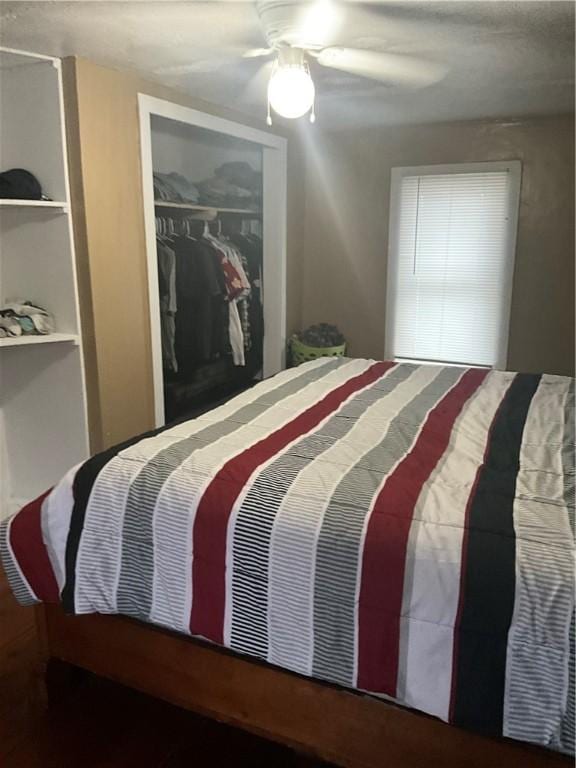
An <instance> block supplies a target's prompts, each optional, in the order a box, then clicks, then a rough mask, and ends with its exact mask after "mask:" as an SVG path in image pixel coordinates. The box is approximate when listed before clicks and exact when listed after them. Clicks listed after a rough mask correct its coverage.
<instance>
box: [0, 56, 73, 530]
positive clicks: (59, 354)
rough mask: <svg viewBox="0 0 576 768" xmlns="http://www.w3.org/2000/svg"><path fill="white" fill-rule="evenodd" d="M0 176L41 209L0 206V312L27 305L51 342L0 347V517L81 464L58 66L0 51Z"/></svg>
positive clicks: (16, 203)
mask: <svg viewBox="0 0 576 768" xmlns="http://www.w3.org/2000/svg"><path fill="white" fill-rule="evenodd" d="M0 114H1V120H2V128H1V131H0V170H8V169H10V168H25V169H26V170H28V171H30V172H31V173H33V174H34V175H35V176H36V177H37V178H38V180H39V181H40V183H41V185H42V189H43V191H44V193H45V194H46V195H47V196H49V197H50V198H51V200H49V201H45V200H0V305H2V306H3V305H4V304H5V303H6V302H7V301H9V300H13V299H27V300H31V301H33V302H37V303H38V304H39V305H40V306H42V307H45V308H46V309H47V310H49V311H50V312H51V313H52V314H53V315H54V317H55V320H56V332H55V333H52V334H49V335H43V336H21V337H10V338H1V339H0V517H4V516H6V515H7V514H10V513H11V512H13V511H15V510H16V509H17V508H18V507H19V506H20V505H21V504H22V503H25V502H26V501H29V500H30V499H33V498H34V497H35V496H37V495H38V494H40V493H42V492H43V491H44V490H46V489H48V488H49V487H50V486H51V485H53V484H54V483H55V482H57V481H58V480H59V479H60V477H61V476H62V475H63V474H64V473H65V472H66V471H67V470H68V469H69V468H70V467H71V466H73V465H74V464H76V463H78V462H79V461H81V460H82V459H84V458H86V456H87V455H88V427H87V418H86V389H85V382H84V368H83V357H82V343H81V329H80V317H79V307H78V292H77V281H76V268H75V260H74V246H73V239H72V222H71V216H70V202H69V183H68V168H67V161H66V139H65V126H64V110H63V98H62V75H61V69H60V60H59V59H54V58H51V57H47V56H40V55H36V54H32V53H27V52H22V51H13V50H8V49H5V48H0Z"/></svg>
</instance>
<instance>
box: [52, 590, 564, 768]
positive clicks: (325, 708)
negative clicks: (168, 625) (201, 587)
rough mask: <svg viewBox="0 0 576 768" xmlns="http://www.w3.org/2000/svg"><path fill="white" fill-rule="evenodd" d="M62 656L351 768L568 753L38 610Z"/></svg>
mask: <svg viewBox="0 0 576 768" xmlns="http://www.w3.org/2000/svg"><path fill="white" fill-rule="evenodd" d="M38 618H39V624H40V625H41V645H42V658H43V661H44V662H47V661H48V660H49V659H59V660H60V661H64V662H67V663H68V664H72V665H74V666H77V667H80V668H83V669H86V670H89V671H90V672H93V673H96V674H97V675H101V676H103V677H106V678H109V679H111V680H115V681H117V682H120V683H123V684H125V685H127V686H130V687H132V688H135V689H137V690H140V691H143V692H144V693H148V694H151V695H153V696H156V697H158V698H162V699H165V700H166V701H169V702H171V703H173V704H177V705H180V706H182V707H185V708H186V709H190V710H193V711H195V712H198V713H201V714H204V715H208V716H210V717H213V718H215V719H217V720H221V721H223V722H226V723H230V724H232V725H235V726H238V727H240V728H244V729H247V730H250V731H252V732H254V733H256V734H259V735H261V736H264V737H267V738H270V739H273V740H276V741H279V742H282V743H284V744H287V745H289V746H292V747H294V748H296V749H299V750H301V751H304V752H308V753H310V754H313V755H314V756H316V757H319V758H321V759H324V760H328V761H330V762H333V763H336V764H337V765H341V766H348V767H349V768H383V766H387V768H423V766H426V768H434V767H437V768H463V767H464V766H466V768H507V767H508V766H510V768H516V766H518V768H545V767H546V766H548V768H549V767H550V766H552V765H564V766H566V765H567V764H568V763H569V762H571V761H570V759H569V758H566V757H563V756H561V755H558V754H556V753H553V752H549V751H548V750H544V749H540V748H537V747H530V746H528V745H523V744H520V743H518V742H513V741H510V740H507V739H490V738H485V737H483V736H480V735H478V734H474V733H470V732H468V731H465V730H462V729H460V728H456V727H454V726H450V725H446V724H445V723H442V722H440V721H439V720H436V719H435V718H432V717H428V716H426V715H422V714H419V713H416V712H413V711H410V710H407V709H403V708H401V707H398V706H395V705H393V704H389V703H387V702H384V701H381V700H378V699H376V698H374V697H371V696H366V695H362V694H359V693H354V692H350V691H347V690H344V689H341V688H338V687H336V686H332V685H327V684H324V683H320V682H316V681H314V680H310V679H308V678H305V677H301V676H299V675H296V674H292V673H290V672H285V671H283V670H280V669H278V668H276V667H272V666H270V665H267V664H264V663H258V662H255V661H251V660H247V659H245V658H242V657H239V656H237V655H235V654H233V653H231V652H228V651H226V650H222V649H219V648H216V647H214V646H211V645H209V644H207V643H203V642H199V641H196V640H193V639H190V638H187V637H184V636H182V635H177V634H175V633H170V632H167V631H164V630H161V629H158V628H155V627H152V626H149V625H146V624H141V623H139V622H135V621H132V620H129V619H125V618H121V617H117V616H101V615H90V616H76V617H70V616H65V615H64V613H63V611H62V609H61V608H60V606H54V605H50V606H42V607H40V608H39V609H38Z"/></svg>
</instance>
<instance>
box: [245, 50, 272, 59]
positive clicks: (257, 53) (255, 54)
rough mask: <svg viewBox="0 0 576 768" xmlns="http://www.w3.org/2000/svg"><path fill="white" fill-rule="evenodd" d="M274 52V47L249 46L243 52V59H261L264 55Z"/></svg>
mask: <svg viewBox="0 0 576 768" xmlns="http://www.w3.org/2000/svg"><path fill="white" fill-rule="evenodd" d="M271 53H274V49H273V48H249V49H248V50H247V51H244V53H243V54H242V58H243V59H259V58H261V57H262V56H270V54H271Z"/></svg>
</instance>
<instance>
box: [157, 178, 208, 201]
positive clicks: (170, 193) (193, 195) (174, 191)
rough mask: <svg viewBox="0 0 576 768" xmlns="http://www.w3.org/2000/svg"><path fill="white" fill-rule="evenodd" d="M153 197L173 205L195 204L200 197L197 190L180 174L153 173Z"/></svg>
mask: <svg viewBox="0 0 576 768" xmlns="http://www.w3.org/2000/svg"><path fill="white" fill-rule="evenodd" d="M154 197H155V198H156V200H166V201H170V202H173V203H181V202H182V203H197V202H198V200H199V198H200V195H199V193H198V188H197V187H196V185H195V184H192V182H191V181H189V180H188V179H187V178H186V177H185V176H182V174H181V173H176V172H175V171H171V172H170V173H160V172H158V171H155V172H154Z"/></svg>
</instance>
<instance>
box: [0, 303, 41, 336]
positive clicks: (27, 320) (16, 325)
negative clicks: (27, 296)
mask: <svg viewBox="0 0 576 768" xmlns="http://www.w3.org/2000/svg"><path fill="white" fill-rule="evenodd" d="M0 331H1V333H0V337H6V336H23V335H24V336H26V335H35V334H36V335H40V334H47V333H53V331H54V317H53V316H52V315H51V314H50V312H48V311H47V310H45V309H44V308H43V307H39V306H38V305H37V304H34V303H33V302H31V301H23V300H18V301H12V302H8V304H6V305H5V306H4V307H2V308H0Z"/></svg>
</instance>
